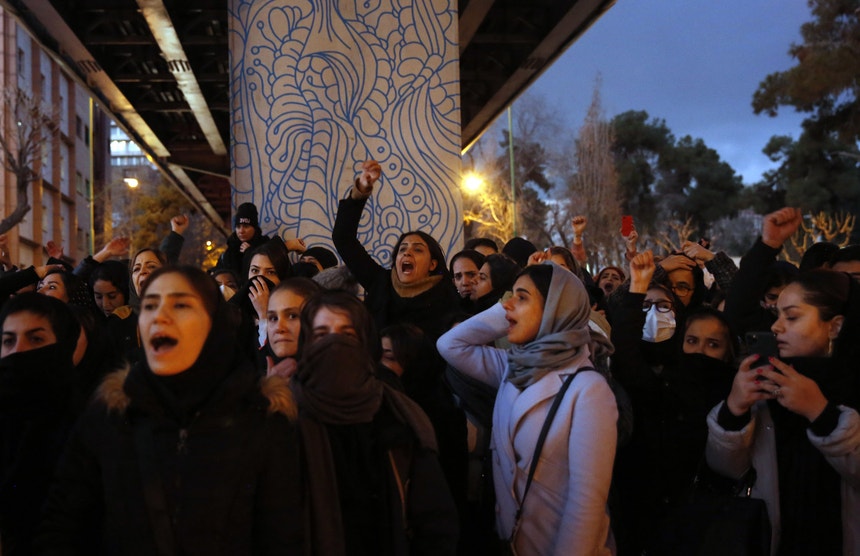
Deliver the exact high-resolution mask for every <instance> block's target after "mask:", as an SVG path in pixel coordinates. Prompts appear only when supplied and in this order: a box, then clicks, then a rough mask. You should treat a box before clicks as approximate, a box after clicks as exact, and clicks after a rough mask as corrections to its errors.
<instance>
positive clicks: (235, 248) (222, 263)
mask: <svg viewBox="0 0 860 556" xmlns="http://www.w3.org/2000/svg"><path fill="white" fill-rule="evenodd" d="M267 241H269V236H264V235H263V234H262V232H260V231H259V229H258V231H257V233H256V234H254V237H252V238H251V241H249V242H248V243H249V244H250V246H249V247H248V248H247V249H245V251H244V252H243V251H240V250H239V248H240V247H241V246H242V242H241V241H240V240H239V237H238V236H237V235H236V232H233V233H232V234H230V237H229V238H227V249H226V250H225V251H224V252H223V253H221V256H220V257H219V258H218V265H217V267H218V268H227V269H229V270H232V271H233V273H234V274H235V275H236V278H238V279H239V283H242V282H244V281H245V280H246V279H247V278H248V276H247V272H248V265H247V264H246V263H247V262H248V261H246V260H245V255H247V254H249V253H250V252H251V251H253V250H254V249H256V248H257V247H259V246H261V245H263V244H264V243H266V242H267Z"/></svg>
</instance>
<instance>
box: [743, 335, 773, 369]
mask: <svg viewBox="0 0 860 556" xmlns="http://www.w3.org/2000/svg"><path fill="white" fill-rule="evenodd" d="M744 338H745V340H746V344H747V347H748V348H749V352H750V355H752V354H754V353H755V354H757V355H758V356H759V361H761V362H762V364H767V360H768V358H769V357H779V349H778V348H777V345H776V336H775V335H774V333H773V332H769V331H758V332H747V333H746V335H745V337H744ZM756 366H760V365H756Z"/></svg>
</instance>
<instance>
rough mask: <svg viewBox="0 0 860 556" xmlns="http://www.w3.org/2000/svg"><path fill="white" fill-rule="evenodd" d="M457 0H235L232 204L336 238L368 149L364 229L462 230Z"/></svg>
mask: <svg viewBox="0 0 860 556" xmlns="http://www.w3.org/2000/svg"><path fill="white" fill-rule="evenodd" d="M457 17H458V14H457V2H456V0H414V1H413V0H358V1H356V0H352V1H346V0H340V1H338V0H303V1H302V0H231V4H230V19H231V21H230V34H231V37H230V52H231V95H232V99H231V101H232V156H233V178H234V185H233V187H234V190H233V203H234V207H235V206H237V205H238V204H239V203H242V202H246V201H250V202H253V203H254V204H256V205H257V206H258V207H259V209H260V224H261V227H262V228H263V230H264V231H265V232H267V233H277V234H279V235H280V236H281V237H293V236H295V237H301V238H303V239H305V241H306V243H307V244H308V245H320V244H327V245H330V244H331V228H332V226H333V223H334V218H335V215H336V212H337V203H338V200H339V199H340V198H342V197H343V196H344V195H345V194H346V192H347V189H348V187H349V185H350V184H351V183H352V181H353V180H354V179H355V177H356V176H357V174H358V172H359V169H360V166H361V163H362V161H364V160H366V159H369V158H372V159H375V160H377V161H379V162H380V164H381V165H382V169H383V170H382V178H381V179H380V182H379V183H378V184H377V187H376V190H375V191H374V194H373V197H372V198H371V200H370V202H369V203H368V205H367V208H366V209H365V214H364V216H363V218H362V224H361V226H360V228H359V236H360V239H361V241H362V243H363V244H364V245H365V247H366V248H367V249H368V251H370V252H371V254H373V255H374V257H375V258H376V259H377V260H379V261H380V262H381V263H382V264H388V263H389V262H390V261H389V256H390V249H391V247H392V246H393V245H394V243H395V240H396V238H397V236H398V235H399V234H400V233H401V232H402V231H405V230H413V229H418V230H424V231H426V232H428V233H430V234H432V235H433V236H434V237H436V238H437V239H439V241H440V242H441V243H442V245H443V247H445V249H446V253H447V254H450V253H452V250H453V249H455V248H457V246H459V244H460V243H461V241H462V237H461V236H462V216H461V215H462V208H461V201H460V197H459V193H458V190H457V187H456V184H457V183H458V181H459V177H460V106H459V66H458V47H457Z"/></svg>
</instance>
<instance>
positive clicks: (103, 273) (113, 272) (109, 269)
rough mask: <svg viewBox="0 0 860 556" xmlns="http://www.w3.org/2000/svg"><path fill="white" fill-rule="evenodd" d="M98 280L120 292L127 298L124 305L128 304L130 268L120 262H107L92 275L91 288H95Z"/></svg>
mask: <svg viewBox="0 0 860 556" xmlns="http://www.w3.org/2000/svg"><path fill="white" fill-rule="evenodd" d="M98 280H104V281H105V282H108V283H110V284H111V285H113V287H115V288H116V289H118V290H119V291H120V293H121V294H122V295H123V297H124V298H125V303H124V305H126V304H128V300H129V297H128V283H129V275H128V267H127V266H126V265H124V264H123V263H121V262H119V261H105V262H103V263H102V264H100V265H99V266H97V267H96V269H95V270H94V271H93V273H92V274H91V275H90V287H91V288H92V287H93V286H95V284H96V282H97V281H98Z"/></svg>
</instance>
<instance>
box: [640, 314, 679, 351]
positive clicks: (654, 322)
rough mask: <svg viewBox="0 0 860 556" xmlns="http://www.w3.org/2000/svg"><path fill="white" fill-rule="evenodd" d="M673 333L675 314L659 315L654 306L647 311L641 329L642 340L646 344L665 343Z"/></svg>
mask: <svg viewBox="0 0 860 556" xmlns="http://www.w3.org/2000/svg"><path fill="white" fill-rule="evenodd" d="M674 333H675V313H674V312H673V311H669V312H668V313H661V312H660V311H658V310H657V306H656V305H652V306H651V308H650V309H648V314H647V315H646V316H645V325H644V326H643V327H642V339H643V340H645V341H646V342H652V343H658V342H665V341H666V340H668V339H669V338H671V337H672V335H673V334H674Z"/></svg>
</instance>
